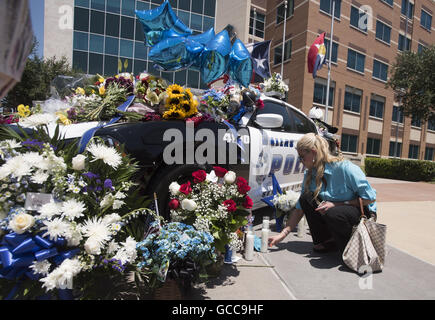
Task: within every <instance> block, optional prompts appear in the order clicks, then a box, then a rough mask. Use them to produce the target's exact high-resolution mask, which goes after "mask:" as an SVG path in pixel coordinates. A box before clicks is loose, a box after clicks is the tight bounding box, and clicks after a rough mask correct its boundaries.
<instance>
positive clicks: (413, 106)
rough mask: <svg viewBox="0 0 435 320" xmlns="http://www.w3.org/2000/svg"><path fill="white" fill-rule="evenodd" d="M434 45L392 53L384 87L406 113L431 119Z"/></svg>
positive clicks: (433, 111)
mask: <svg viewBox="0 0 435 320" xmlns="http://www.w3.org/2000/svg"><path fill="white" fill-rule="evenodd" d="M434 70H435V45H432V46H430V47H428V48H426V49H423V50H422V51H421V53H416V52H411V51H404V52H402V53H400V54H399V55H398V56H397V57H396V62H395V64H394V65H393V68H392V70H391V77H390V79H389V81H388V84H387V87H390V88H392V89H393V90H394V91H395V92H396V94H397V97H398V99H399V101H400V99H401V102H402V110H403V113H404V114H405V115H406V116H414V118H415V119H421V120H424V121H426V120H428V119H432V120H433V121H435V72H434Z"/></svg>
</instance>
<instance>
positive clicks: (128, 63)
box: [117, 58, 133, 73]
mask: <svg viewBox="0 0 435 320" xmlns="http://www.w3.org/2000/svg"><path fill="white" fill-rule="evenodd" d="M117 66H118V68H117V69H118V72H130V73H131V71H132V70H133V60H131V59H128V58H119V59H118V63H117ZM120 67H121V68H120Z"/></svg>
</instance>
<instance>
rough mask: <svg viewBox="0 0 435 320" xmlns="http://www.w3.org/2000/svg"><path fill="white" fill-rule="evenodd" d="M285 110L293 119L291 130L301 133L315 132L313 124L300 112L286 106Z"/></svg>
mask: <svg viewBox="0 0 435 320" xmlns="http://www.w3.org/2000/svg"><path fill="white" fill-rule="evenodd" d="M287 110H288V112H289V113H290V118H291V120H293V130H292V131H291V132H296V133H301V134H305V133H309V132H316V127H315V125H314V124H313V123H311V122H310V121H309V120H308V119H307V118H306V117H304V116H302V115H301V114H300V113H298V112H296V111H295V110H292V109H290V108H287Z"/></svg>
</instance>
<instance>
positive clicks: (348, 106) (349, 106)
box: [343, 87, 362, 113]
mask: <svg viewBox="0 0 435 320" xmlns="http://www.w3.org/2000/svg"><path fill="white" fill-rule="evenodd" d="M345 91H346V92H345V93H344V105H343V107H344V110H349V111H353V112H357V113H359V112H360V109H361V97H362V91H361V90H360V89H356V88H351V87H346V89H345Z"/></svg>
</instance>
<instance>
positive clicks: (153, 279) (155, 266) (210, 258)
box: [137, 222, 216, 288]
mask: <svg viewBox="0 0 435 320" xmlns="http://www.w3.org/2000/svg"><path fill="white" fill-rule="evenodd" d="M157 223H158V222H153V224H151V228H154V229H155V230H158V231H157V232H154V233H150V234H149V235H148V236H147V237H146V238H145V239H144V240H143V241H141V242H139V243H138V244H137V252H138V256H139V258H138V268H139V269H143V268H145V269H144V270H147V272H148V274H149V275H150V276H149V287H150V288H156V287H158V286H159V285H160V284H162V283H163V282H165V281H166V279H167V276H169V277H170V278H172V279H174V280H183V281H184V282H187V284H188V283H190V282H191V281H193V280H197V279H198V276H200V275H201V274H202V275H204V274H205V267H206V266H207V265H209V264H211V263H213V262H215V261H216V253H215V250H214V248H213V240H214V239H213V237H212V236H211V235H210V234H209V233H208V232H204V231H198V230H195V229H194V228H193V227H192V226H190V225H186V224H184V223H180V222H171V223H168V224H166V225H164V226H163V227H161V228H159V227H158V224H157ZM185 284H186V283H185Z"/></svg>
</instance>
